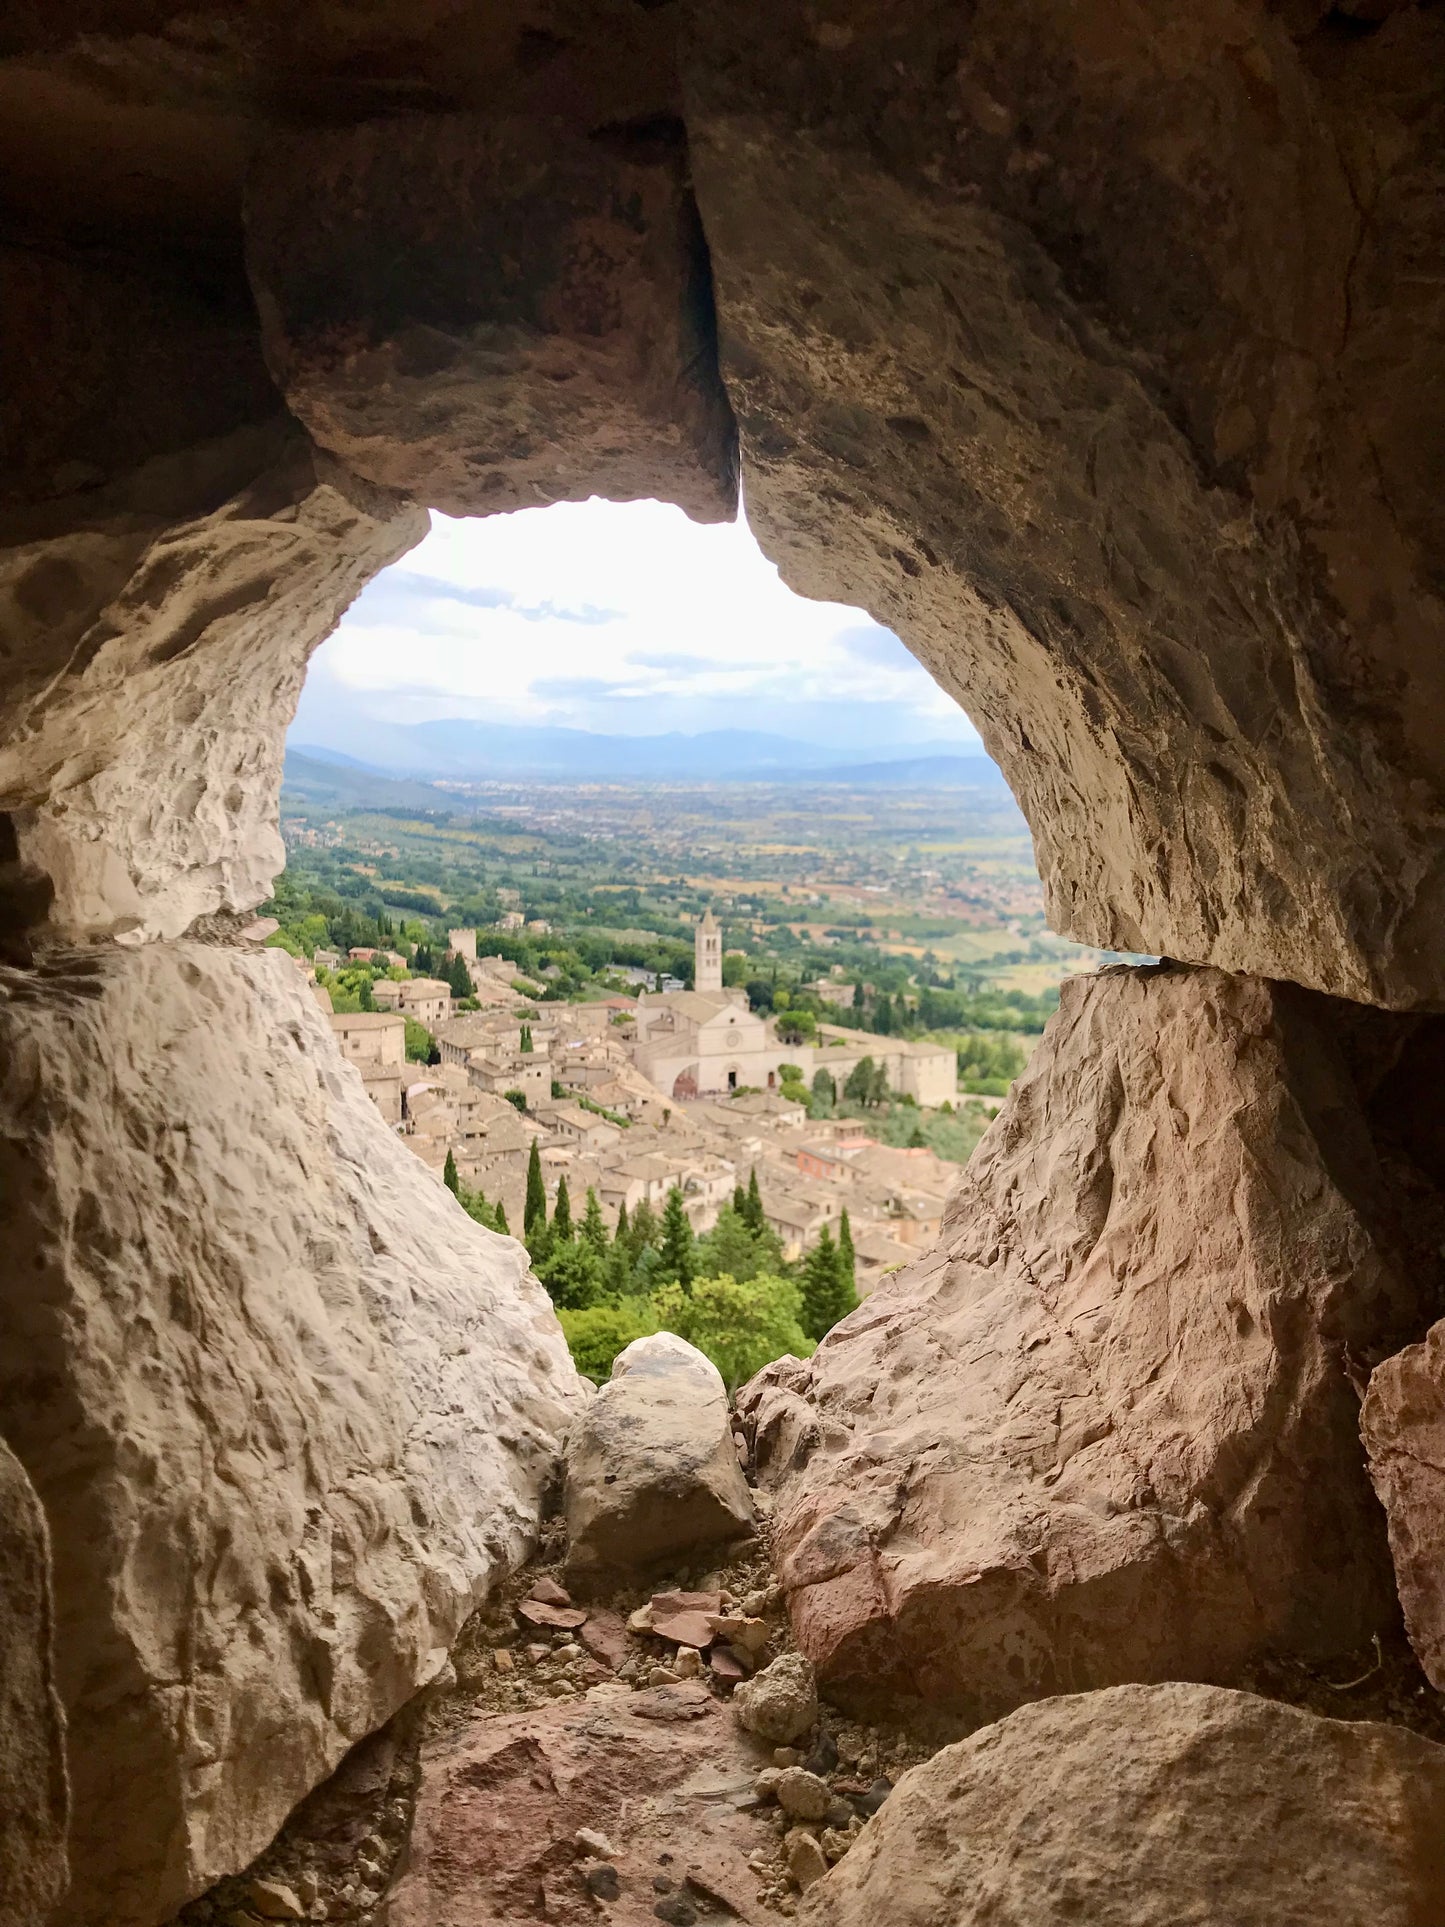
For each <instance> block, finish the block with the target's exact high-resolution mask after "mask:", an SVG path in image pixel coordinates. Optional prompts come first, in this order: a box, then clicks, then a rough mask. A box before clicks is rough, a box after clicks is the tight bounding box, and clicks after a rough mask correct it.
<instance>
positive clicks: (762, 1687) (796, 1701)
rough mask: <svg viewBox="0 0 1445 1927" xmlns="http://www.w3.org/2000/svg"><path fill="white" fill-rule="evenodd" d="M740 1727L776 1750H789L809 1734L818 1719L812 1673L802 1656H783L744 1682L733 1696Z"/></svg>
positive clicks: (790, 1654) (793, 1654)
mask: <svg viewBox="0 0 1445 1927" xmlns="http://www.w3.org/2000/svg"><path fill="white" fill-rule="evenodd" d="M733 1711H734V1712H735V1713H736V1715H737V1719H738V1724H739V1725H740V1726H744V1727H746V1728H747V1730H748V1731H749V1732H750V1733H756V1734H757V1736H758V1738H759V1739H762V1740H770V1741H771V1742H772V1744H773V1745H774V1746H787V1745H788V1744H789V1743H790V1742H791V1741H793V1740H797V1739H799V1738H800V1737H801V1736H802V1735H803V1734H805V1733H806V1732H808V1731H809V1729H810V1728H811V1727H812V1725H813V1722H814V1721H815V1720H816V1719H817V1717H818V1689H817V1687H816V1686H815V1684H814V1682H813V1669H812V1667H811V1666H810V1665H809V1664H808V1662H807V1660H806V1659H804V1658H803V1656H802V1654H801V1653H784V1654H783V1655H782V1657H781V1658H779V1659H775V1660H774V1661H773V1663H772V1665H771V1666H765V1667H764V1668H763V1670H762V1672H760V1673H755V1674H754V1675H753V1677H752V1678H751V1679H749V1680H744V1681H743V1683H742V1684H741V1685H740V1686H739V1687H738V1689H737V1691H736V1692H735V1693H734V1694H733Z"/></svg>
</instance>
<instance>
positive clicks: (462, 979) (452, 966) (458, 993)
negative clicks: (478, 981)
mask: <svg viewBox="0 0 1445 1927" xmlns="http://www.w3.org/2000/svg"><path fill="white" fill-rule="evenodd" d="M447 988H448V989H449V990H450V991H451V993H452V995H453V997H456V998H462V997H470V996H471V995H472V992H473V989H474V985H473V983H472V978H471V972H470V971H469V970H468V969H467V960H466V958H465V957H464V956H462V954H461V952H460V951H458V952H457V954H456V955H455V956H454V957H453V958H452V960H451V962H450V963H449V964H448V965H447Z"/></svg>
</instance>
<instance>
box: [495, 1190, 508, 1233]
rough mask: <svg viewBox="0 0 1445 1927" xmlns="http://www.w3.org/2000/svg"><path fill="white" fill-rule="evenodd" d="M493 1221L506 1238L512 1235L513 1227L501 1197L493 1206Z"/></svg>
mask: <svg viewBox="0 0 1445 1927" xmlns="http://www.w3.org/2000/svg"><path fill="white" fill-rule="evenodd" d="M492 1223H493V1224H494V1225H495V1227H496V1229H497V1230H498V1231H500V1232H501V1234H502V1236H503V1237H504V1238H510V1237H511V1235H512V1228H511V1226H510V1225H509V1224H508V1223H507V1213H506V1210H505V1208H504V1206H503V1204H502V1200H501V1199H500V1198H498V1199H497V1202H496V1203H495V1204H494V1205H493V1206H492Z"/></svg>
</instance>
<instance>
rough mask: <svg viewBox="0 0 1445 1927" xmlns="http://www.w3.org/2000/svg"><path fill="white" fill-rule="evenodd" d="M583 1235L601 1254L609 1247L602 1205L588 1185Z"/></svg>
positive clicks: (583, 1218)
mask: <svg viewBox="0 0 1445 1927" xmlns="http://www.w3.org/2000/svg"><path fill="white" fill-rule="evenodd" d="M582 1236H583V1237H584V1238H585V1239H586V1240H587V1242H588V1244H590V1245H591V1247H592V1249H593V1250H594V1251H595V1252H597V1253H598V1254H599V1255H600V1254H601V1253H602V1252H604V1251H605V1250H606V1249H607V1226H606V1225H605V1224H604V1223H603V1222H602V1206H601V1205H600V1204H599V1203H598V1202H597V1193H596V1192H595V1191H594V1190H593V1188H592V1186H591V1185H590V1184H589V1185H588V1187H587V1209H586V1210H585V1211H584V1212H583V1214H582Z"/></svg>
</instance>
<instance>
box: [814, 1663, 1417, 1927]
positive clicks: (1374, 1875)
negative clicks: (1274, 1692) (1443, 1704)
mask: <svg viewBox="0 0 1445 1927" xmlns="http://www.w3.org/2000/svg"><path fill="white" fill-rule="evenodd" d="M1442 1841H1445V1747H1439V1746H1434V1745H1432V1744H1431V1743H1430V1742H1429V1741H1428V1740H1422V1739H1420V1738H1418V1737H1417V1736H1416V1735H1415V1734H1413V1733H1408V1732H1405V1731H1402V1730H1401V1729H1400V1728H1398V1727H1392V1726H1376V1725H1371V1724H1367V1723H1365V1722H1360V1723H1358V1724H1352V1725H1346V1724H1345V1723H1344V1722H1342V1721H1338V1720H1322V1719H1318V1718H1316V1717H1315V1716H1314V1715H1313V1714H1310V1713H1302V1712H1300V1711H1298V1710H1297V1709H1296V1708H1294V1707H1290V1706H1282V1705H1278V1704H1276V1703H1275V1702H1273V1701H1270V1700H1263V1699H1256V1698H1254V1697H1253V1696H1252V1695H1250V1694H1247V1693H1231V1692H1224V1691H1221V1690H1220V1689H1219V1688H1216V1687H1208V1686H1190V1685H1182V1684H1177V1683H1174V1684H1168V1685H1161V1686H1120V1687H1115V1688H1113V1689H1112V1690H1110V1691H1108V1692H1102V1693H1089V1694H1081V1695H1077V1696H1070V1697H1067V1698H1063V1699H1053V1700H1045V1701H1043V1702H1042V1704H1040V1705H1036V1706H1028V1707H1024V1708H1022V1709H1021V1710H1020V1711H1019V1712H1016V1713H1013V1714H1011V1715H1010V1717H1009V1718H1008V1719H1006V1720H1003V1721H1002V1722H1000V1724H998V1725H997V1726H989V1727H985V1728H984V1729H983V1730H982V1731H981V1732H978V1733H975V1734H974V1735H973V1736H972V1737H971V1738H970V1739H967V1740H964V1741H963V1742H962V1743H961V1744H960V1745H958V1746H950V1747H946V1748H945V1749H944V1750H943V1751H942V1752H941V1753H936V1754H935V1755H934V1756H933V1758H932V1759H931V1760H929V1761H928V1762H927V1763H926V1764H925V1765H923V1766H920V1767H915V1768H914V1770H913V1771H912V1772H911V1773H909V1774H907V1775H905V1777H904V1779H903V1780H902V1781H901V1783H900V1784H899V1787H898V1790H897V1792H896V1793H895V1794H894V1795H893V1797H892V1799H891V1800H890V1801H889V1802H888V1804H887V1806H886V1807H884V1808H883V1810H882V1812H881V1813H880V1814H879V1815H878V1817H877V1818H876V1819H874V1820H873V1821H871V1822H870V1824H869V1825H868V1827H867V1828H866V1829H865V1831H864V1833H863V1834H862V1836H861V1837H860V1839H859V1840H858V1842H857V1843H856V1844H855V1846H854V1847H853V1849H852V1851H851V1852H850V1853H849V1854H848V1855H847V1857H846V1859H844V1860H843V1861H842V1862H841V1863H840V1864H839V1865H838V1866H837V1867H836V1868H835V1869H834V1871H833V1872H832V1873H831V1874H830V1875H829V1877H828V1879H827V1880H826V1881H824V1882H823V1883H822V1884H821V1886H819V1887H817V1888H816V1889H814V1891H813V1893H812V1895H811V1896H810V1898H809V1900H808V1902H807V1904H806V1905H805V1906H804V1907H803V1908H802V1909H801V1910H800V1912H799V1916H798V1918H799V1920H800V1921H802V1922H806V1923H807V1924H808V1927H875V1924H876V1923H877V1922H878V1921H880V1920H886V1921H887V1922H888V1923H889V1927H984V1923H987V1927H1059V1923H1062V1922H1064V1921H1074V1920H1081V1921H1083V1920H1086V1921H1088V1923H1089V1927H1178V1923H1179V1922H1181V1921H1186V1920H1189V1921H1200V1922H1204V1921H1209V1922H1211V1923H1213V1922H1220V1923H1223V1922H1225V1921H1228V1922H1230V1923H1235V1922H1238V1923H1240V1927H1245V1923H1248V1927H1303V1924H1304V1923H1305V1922H1308V1923H1309V1927H1360V1923H1361V1922H1363V1921H1368V1922H1369V1923H1370V1927H1415V1923H1416V1922H1422V1921H1427V1920H1438V1919H1442V1918H1445V1846H1442Z"/></svg>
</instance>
